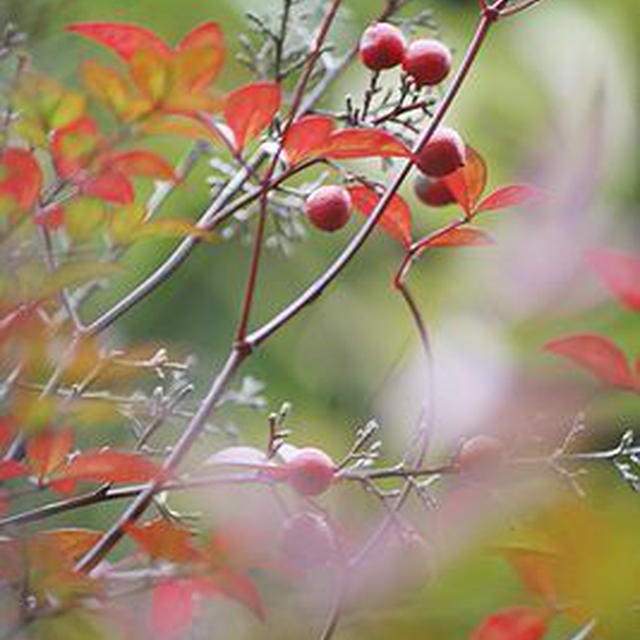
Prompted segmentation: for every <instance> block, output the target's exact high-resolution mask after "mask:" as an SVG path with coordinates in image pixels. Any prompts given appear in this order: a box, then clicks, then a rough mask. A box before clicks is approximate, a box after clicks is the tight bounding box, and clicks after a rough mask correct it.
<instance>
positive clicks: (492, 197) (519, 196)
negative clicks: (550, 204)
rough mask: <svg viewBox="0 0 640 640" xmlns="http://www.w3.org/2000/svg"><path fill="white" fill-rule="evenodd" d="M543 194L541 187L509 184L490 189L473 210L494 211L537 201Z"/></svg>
mask: <svg viewBox="0 0 640 640" xmlns="http://www.w3.org/2000/svg"><path fill="white" fill-rule="evenodd" d="M544 195H545V194H544V192H543V191H542V190H541V189H538V188H537V187H532V186H531V185H528V184H509V185H506V186H504V187H498V188H497V189H496V190H495V191H492V192H491V193H490V194H489V195H488V196H487V197H486V198H484V200H482V202H480V204H479V205H478V206H477V207H476V210H475V212H476V213H480V211H496V210H497V209H505V208H506V207H517V206H519V205H522V204H527V203H532V202H539V201H540V200H542V199H543V198H544Z"/></svg>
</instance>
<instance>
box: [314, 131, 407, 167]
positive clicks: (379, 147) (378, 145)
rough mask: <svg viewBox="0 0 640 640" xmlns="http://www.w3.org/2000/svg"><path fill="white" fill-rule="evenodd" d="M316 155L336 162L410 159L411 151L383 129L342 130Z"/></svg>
mask: <svg viewBox="0 0 640 640" xmlns="http://www.w3.org/2000/svg"><path fill="white" fill-rule="evenodd" d="M314 155H317V156H326V157H327V158H333V159H334V160H342V159H347V158H367V157H376V158H382V157H385V158H387V157H393V156H395V157H408V156H409V155H411V152H410V151H409V149H408V148H407V147H406V146H405V145H404V143H402V142H401V141H400V140H398V139H397V138H395V137H394V136H392V135H391V134H390V133H388V132H386V131H384V130H382V129H341V130H340V131H335V132H333V133H331V134H330V135H329V137H328V138H327V141H326V143H325V146H324V147H321V148H319V149H318V150H317V151H316V153H314Z"/></svg>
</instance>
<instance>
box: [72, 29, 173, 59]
mask: <svg viewBox="0 0 640 640" xmlns="http://www.w3.org/2000/svg"><path fill="white" fill-rule="evenodd" d="M67 31H71V32H72V33H78V34H80V35H83V36H85V37H87V38H91V39H92V40H95V41H96V42H99V43H100V44H103V45H105V46H106V47H109V48H110V49H112V50H113V51H115V53H117V54H118V55H119V56H120V57H121V58H124V59H125V60H127V61H129V60H130V59H131V58H132V56H133V55H134V54H135V53H137V52H138V51H141V50H144V49H151V50H153V51H155V52H156V53H159V54H161V55H164V56H167V55H169V53H170V50H169V47H168V46H167V45H166V44H165V43H164V41H163V40H161V39H160V38H159V37H158V36H157V35H156V34H155V33H153V31H151V30H149V29H146V28H144V27H140V26H138V25H134V24H125V23H117V22H81V23H77V24H72V25H70V26H68V27H67Z"/></svg>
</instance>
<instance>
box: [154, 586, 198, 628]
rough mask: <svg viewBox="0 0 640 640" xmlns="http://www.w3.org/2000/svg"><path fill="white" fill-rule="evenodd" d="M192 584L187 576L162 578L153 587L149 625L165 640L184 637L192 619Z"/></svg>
mask: <svg viewBox="0 0 640 640" xmlns="http://www.w3.org/2000/svg"><path fill="white" fill-rule="evenodd" d="M193 595H194V585H193V581H192V580H191V579H189V578H185V579H181V578H178V579H174V580H164V581H162V582H160V583H158V584H157V585H156V586H155V587H154V588H153V595H152V602H151V626H152V629H153V632H154V635H157V636H159V637H160V638H164V639H166V640H177V639H178V638H182V637H184V634H185V633H186V632H187V630H188V629H189V627H190V626H191V622H192V619H193Z"/></svg>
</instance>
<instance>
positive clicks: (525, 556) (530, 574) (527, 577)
mask: <svg viewBox="0 0 640 640" xmlns="http://www.w3.org/2000/svg"><path fill="white" fill-rule="evenodd" d="M499 551H500V552H501V553H502V554H503V555H504V556H505V557H506V558H507V560H508V561H509V564H511V566H512V567H513V569H514V570H515V572H516V573H517V574H518V576H519V577H520V579H521V580H522V582H523V584H524V585H525V586H526V587H527V589H529V590H530V591H531V592H532V593H534V594H536V595H537V596H539V597H541V598H542V599H543V600H544V601H545V602H546V603H547V604H549V605H550V606H553V605H554V604H555V603H556V602H557V601H558V589H557V588H556V576H555V573H556V569H557V566H558V560H559V558H558V555H557V554H555V553H551V552H549V551H540V550H538V549H525V548H517V547H504V548H502V549H499Z"/></svg>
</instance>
